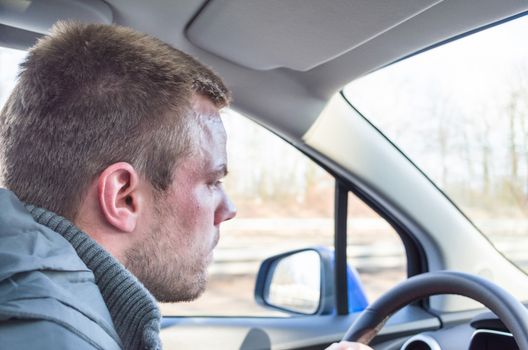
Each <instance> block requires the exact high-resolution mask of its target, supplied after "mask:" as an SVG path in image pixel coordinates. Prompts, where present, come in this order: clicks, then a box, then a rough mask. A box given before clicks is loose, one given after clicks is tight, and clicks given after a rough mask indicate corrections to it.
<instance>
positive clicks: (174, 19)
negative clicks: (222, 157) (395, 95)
mask: <svg viewBox="0 0 528 350" xmlns="http://www.w3.org/2000/svg"><path fill="white" fill-rule="evenodd" d="M213 1H214V0H213ZM108 3H110V5H111V6H112V7H113V10H114V21H115V22H116V23H119V24H123V25H128V26H132V27H135V28H137V29H139V30H141V31H145V32H148V33H151V34H154V35H156V36H157V37H159V38H161V39H163V40H165V41H167V42H169V43H171V44H173V45H174V46H176V47H178V48H180V49H182V50H184V51H187V52H189V53H190V54H192V55H194V56H196V57H198V58H199V59H200V60H202V61H203V62H205V63H207V64H209V65H210V66H212V67H213V68H214V69H215V70H216V71H217V72H218V73H219V74H220V75H222V76H223V77H224V79H225V80H226V82H227V84H228V85H229V87H230V88H231V89H232V91H233V96H234V104H233V105H234V107H235V108H237V109H239V110H240V111H242V112H245V113H247V114H248V115H249V116H250V117H252V118H255V119H256V120H258V121H259V122H261V123H262V124H264V125H266V126H268V127H270V128H271V129H273V130H274V131H276V132H278V133H279V134H281V135H283V136H285V137H287V138H289V139H291V140H292V141H294V142H295V141H299V140H300V137H301V136H302V135H303V134H304V133H305V132H306V131H307V130H308V128H309V127H310V126H311V125H312V123H313V121H314V120H315V119H316V118H317V116H318V115H319V113H320V112H321V110H322V109H323V107H324V105H325V104H326V101H327V100H328V99H329V98H330V97H331V96H332V95H333V94H334V93H335V92H337V91H338V90H340V89H341V88H342V87H343V86H344V85H345V84H346V83H347V82H349V81H351V80H353V79H355V78H357V77H360V76H362V75H364V74H366V73H368V72H370V71H373V70H375V69H377V68H379V67H381V66H384V65H386V64H388V63H390V62H393V61H395V60H397V59H399V58H401V57H404V56H406V55H408V54H410V53H412V52H415V51H417V50H420V49H423V48H425V47H428V46H430V45H431V44H434V43H437V42H440V41H443V40H446V39H448V38H450V37H453V36H455V35H458V34H461V33H464V32H466V31H468V30H471V29H474V28H477V27H480V26H482V25H485V24H489V23H491V22H494V21H497V20H500V19H503V18H505V17H508V16H511V15H514V14H517V13H520V12H522V11H526V10H527V9H528V1H526V0H523V1H519V0H501V1H496V0H445V1H443V2H441V3H439V4H437V5H436V6H433V7H432V8H430V9H428V10H427V11H425V12H422V13H421V14H419V15H418V16H415V17H414V18H412V19H410V20H408V21H406V22H403V23H402V24H400V25H398V26H397V27H395V28H393V29H391V30H388V31H386V32H384V33H383V34H381V35H379V36H377V37H375V38H374V39H372V40H370V41H368V42H366V43H364V44H363V45H361V46H359V47H357V48H355V49H354V50H351V51H349V52H347V53H345V54H344V55H342V56H340V57H337V58H335V59H333V60H331V61H328V62H326V63H324V64H322V65H320V66H318V67H316V68H314V69H312V70H310V71H307V72H299V71H293V70H289V69H284V68H279V69H273V70H268V71H259V70H253V69H249V68H246V67H242V66H239V65H236V64H234V63H232V62H231V61H228V60H225V59H222V58H220V57H218V56H216V55H214V54H211V53H209V52H206V51H204V50H202V49H200V48H199V47H197V46H195V45H193V44H192V43H191V42H190V41H189V40H188V39H187V38H186V36H185V28H186V25H188V23H190V20H191V19H192V18H193V16H195V15H196V14H197V13H198V12H199V11H200V9H201V7H202V5H203V3H202V2H200V1H189V0H187V1H178V2H173V1H170V0H165V1H161V0H158V1H156V2H155V5H152V3H149V4H147V3H146V2H144V1H142V0H109V1H108ZM293 4H296V2H293ZM468 14H470V16H469V15H468ZM320 21H321V22H320V23H321V24H320V28H325V25H324V23H325V21H332V18H331V17H329V18H323V17H322V16H321V18H320ZM224 45H226V46H227V47H229V45H230V41H229V40H226V41H225V42H224ZM230 50H232V51H233V52H237V50H239V48H238V47H236V46H233V47H230Z"/></svg>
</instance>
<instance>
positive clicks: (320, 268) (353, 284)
mask: <svg viewBox="0 0 528 350" xmlns="http://www.w3.org/2000/svg"><path fill="white" fill-rule="evenodd" d="M334 265H335V257H334V251H333V250H332V249H329V248H327V247H311V248H304V249H300V250H294V251H289V252H286V253H282V254H279V255H275V256H272V257H269V258H267V259H266V260H264V261H263V262H262V264H261V265H260V269H259V272H258V275H257V281H256V284H255V301H256V302H257V304H259V305H261V306H263V307H265V308H268V309H273V310H280V311H285V312H289V313H292V314H302V315H331V314H335V313H336V312H337V308H336V295H335V289H334V284H335V283H334V278H335V266H334ZM346 278H347V289H348V290H347V293H348V310H349V312H358V311H362V310H363V309H365V308H366V307H367V305H368V301H367V297H366V295H365V291H364V288H363V285H362V284H361V280H360V279H359V276H358V273H357V271H356V270H355V269H354V267H353V266H351V265H348V266H347V276H346Z"/></svg>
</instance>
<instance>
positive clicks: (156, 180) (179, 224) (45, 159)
mask: <svg viewBox="0 0 528 350" xmlns="http://www.w3.org/2000/svg"><path fill="white" fill-rule="evenodd" d="M229 98H230V97H229V92H228V90H227V88H226V87H225V85H224V84H223V82H222V81H221V79H220V78H219V77H217V76H216V75H215V74H214V73H213V72H212V71H211V70H209V69H208V68H206V67H204V66H203V65H202V64H200V63H199V62H197V61H196V60H195V59H193V58H191V57H190V56H188V55H186V54H184V53H182V52H180V51H178V50H176V49H174V48H172V47H170V46H169V45H167V44H165V43H163V42H161V41H159V40H157V39H155V38H152V37H149V36H147V35H144V34H140V33H137V32H135V31H132V30H130V29H127V28H123V27H117V26H103V25H81V24H72V23H62V24H58V25H56V26H55V27H54V28H53V29H52V32H51V35H49V36H47V37H45V38H43V39H41V40H40V41H39V42H38V43H37V45H36V46H35V47H34V48H32V49H31V51H30V52H29V54H28V56H27V59H26V60H25V62H24V63H23V64H22V69H21V73H20V77H19V81H18V84H17V86H16V87H15V89H14V91H13V93H12V95H11V96H10V98H9V100H8V101H7V103H6V105H5V106H4V108H3V109H2V112H1V118H0V136H1V145H0V146H1V147H0V148H1V150H2V163H3V164H2V170H3V174H2V175H3V182H4V185H5V186H6V187H7V189H9V190H11V191H12V192H9V191H6V190H2V191H1V193H0V339H1V341H2V344H1V345H0V347H2V348H4V347H5V348H9V349H40V348H42V349H52V348H53V349H62V348H68V349H74V348H77V349H92V348H94V349H118V348H125V349H140V348H141V349H156V348H160V340H159V336H158V332H159V319H160V315H159V311H158V308H157V306H156V303H155V300H154V298H153V297H152V296H151V293H152V295H153V296H154V297H155V298H156V299H157V300H158V301H163V302H176V301H185V300H192V299H194V298H196V297H197V296H199V295H200V294H201V293H202V292H203V290H204V287H205V282H206V267H207V265H208V264H209V263H210V262H211V259H212V251H213V248H214V247H215V245H216V243H217V241H218V238H219V227H220V224H221V223H222V222H224V221H226V220H229V219H231V218H233V217H234V216H235V213H236V211H235V208H234V206H233V204H232V203H231V202H230V200H229V199H228V197H227V195H226V194H225V192H224V190H223V188H222V183H221V179H222V177H224V176H225V175H226V173H227V159H226V149H225V142H226V135H225V131H224V128H223V125H222V121H221V119H220V116H219V109H220V108H222V107H224V106H225V105H227V104H228V102H229ZM129 271H130V272H131V273H130V272H129ZM134 276H135V277H134ZM136 277H137V279H138V280H139V281H141V283H140V282H138V281H137V280H136ZM143 286H144V287H146V289H145V288H144V287H143ZM147 290H148V291H147ZM149 292H150V293H149Z"/></svg>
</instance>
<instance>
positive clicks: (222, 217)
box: [215, 195, 237, 225]
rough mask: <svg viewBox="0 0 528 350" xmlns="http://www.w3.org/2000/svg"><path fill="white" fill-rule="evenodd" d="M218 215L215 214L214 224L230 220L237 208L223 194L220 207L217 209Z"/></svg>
mask: <svg viewBox="0 0 528 350" xmlns="http://www.w3.org/2000/svg"><path fill="white" fill-rule="evenodd" d="M218 214H219V215H217V217H216V220H215V225H220V224H221V223H222V222H224V221H227V220H231V219H232V218H234V217H235V216H236V214H237V208H236V207H235V204H234V203H233V202H232V201H231V199H230V198H229V197H228V196H227V195H225V196H224V200H223V201H222V205H221V208H220V209H219V213H218Z"/></svg>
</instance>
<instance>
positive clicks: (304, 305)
mask: <svg viewBox="0 0 528 350" xmlns="http://www.w3.org/2000/svg"><path fill="white" fill-rule="evenodd" d="M266 286H267V290H265V292H264V301H265V302H266V303H267V304H269V305H274V306H276V307H279V308H282V309H286V310H289V311H293V312H297V313H302V314H313V313H315V312H316V311H317V310H318V308H319V304H320V299H321V258H320V256H319V254H318V253H317V252H316V251H314V250H304V251H300V252H297V253H294V254H291V255H287V256H284V257H283V258H282V259H277V260H275V261H274V263H273V264H272V265H271V266H270V273H269V275H268V281H267V282H266Z"/></svg>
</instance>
